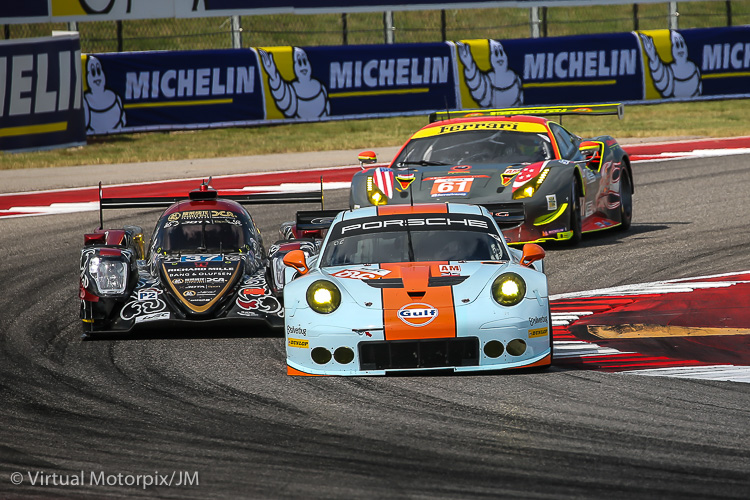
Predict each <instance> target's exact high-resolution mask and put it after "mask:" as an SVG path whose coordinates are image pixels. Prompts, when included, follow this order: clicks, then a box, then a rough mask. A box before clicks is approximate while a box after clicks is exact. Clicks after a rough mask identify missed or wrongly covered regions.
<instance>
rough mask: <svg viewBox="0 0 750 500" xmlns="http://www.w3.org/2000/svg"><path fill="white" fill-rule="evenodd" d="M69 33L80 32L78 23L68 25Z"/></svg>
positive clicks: (73, 22) (72, 22)
mask: <svg viewBox="0 0 750 500" xmlns="http://www.w3.org/2000/svg"><path fill="white" fill-rule="evenodd" d="M68 31H78V23H77V22H75V21H71V22H69V23H68Z"/></svg>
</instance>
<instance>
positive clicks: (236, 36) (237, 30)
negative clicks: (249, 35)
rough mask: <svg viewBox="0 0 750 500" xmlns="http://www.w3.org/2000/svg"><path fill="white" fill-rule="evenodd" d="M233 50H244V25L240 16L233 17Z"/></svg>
mask: <svg viewBox="0 0 750 500" xmlns="http://www.w3.org/2000/svg"><path fill="white" fill-rule="evenodd" d="M232 48H233V49H241V48H242V25H241V24H240V16H232Z"/></svg>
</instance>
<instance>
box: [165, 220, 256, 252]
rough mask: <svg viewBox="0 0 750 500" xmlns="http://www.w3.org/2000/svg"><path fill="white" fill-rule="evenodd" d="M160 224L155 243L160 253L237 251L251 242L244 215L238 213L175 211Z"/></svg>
mask: <svg viewBox="0 0 750 500" xmlns="http://www.w3.org/2000/svg"><path fill="white" fill-rule="evenodd" d="M160 224H161V230H159V231H158V234H157V241H156V246H155V248H156V249H157V251H158V252H160V253H167V254H177V253H218V252H237V251H239V250H240V249H242V248H244V247H245V246H246V245H247V244H248V241H249V235H248V231H247V228H246V227H245V224H243V222H242V217H240V215H239V214H237V213H235V212H229V211H217V210H205V211H185V212H176V213H174V214H171V215H169V216H168V217H165V218H163V219H162V221H161V222H160Z"/></svg>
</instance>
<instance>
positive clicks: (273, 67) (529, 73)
mask: <svg viewBox="0 0 750 500" xmlns="http://www.w3.org/2000/svg"><path fill="white" fill-rule="evenodd" d="M85 75H86V77H85V79H84V107H85V111H86V129H87V132H88V133H89V134H107V133H118V132H128V131H142V130H169V129H185V128H205V127H223V126H232V125H254V124H262V123H269V122H271V123H288V122H295V121H321V120H333V119H349V118H368V117H384V116H397V115H408V114H425V115H426V114H428V113H430V112H432V111H436V110H445V109H477V108H508V107H514V106H529V105H556V104H593V103H607V102H624V103H629V104H637V103H644V102H665V101H673V100H695V99H716V98H727V97H750V27H744V26H743V27H736V28H713V29H692V30H680V31H670V30H651V31H641V32H630V33H615V34H602V35H591V36H575V37H560V38H541V39H518V40H488V39H483V40H462V41H458V42H446V43H432V44H403V45H362V46H343V47H259V48H254V49H240V50H219V51H200V52H142V53H123V54H101V55H91V56H87V57H85Z"/></svg>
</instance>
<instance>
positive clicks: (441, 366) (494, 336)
mask: <svg viewBox="0 0 750 500" xmlns="http://www.w3.org/2000/svg"><path fill="white" fill-rule="evenodd" d="M497 323H498V322H496V321H495V322H492V323H487V324H485V325H483V326H482V327H481V328H477V329H474V330H473V331H471V332H464V333H462V334H459V335H458V336H456V337H450V338H430V339H414V340H386V339H385V338H384V335H383V331H382V329H372V330H366V329H357V331H356V333H355V332H353V331H352V330H349V332H346V331H345V329H344V328H342V327H338V328H335V329H334V328H328V329H327V330H328V331H329V332H330V331H332V330H337V331H338V333H324V332H321V331H316V330H318V329H317V328H308V329H306V330H305V335H304V336H301V335H299V333H297V334H295V333H290V331H289V328H287V333H286V350H287V365H288V367H289V370H288V372H289V373H290V374H295V375H343V376H351V375H387V374H389V373H398V372H430V371H442V370H450V371H453V372H476V371H488V370H504V369H510V368H523V367H531V366H541V365H548V364H549V363H550V362H551V355H552V348H551V346H552V341H551V325H550V324H549V323H547V324H544V325H533V326H532V327H529V326H528V325H529V320H528V318H513V319H510V321H509V320H504V321H503V325H502V326H500V325H499V324H497ZM297 332H299V330H297Z"/></svg>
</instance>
